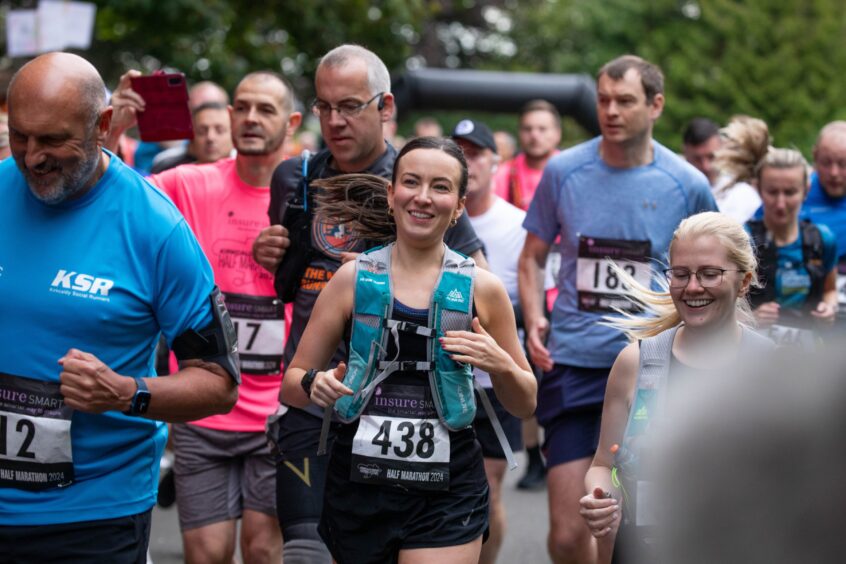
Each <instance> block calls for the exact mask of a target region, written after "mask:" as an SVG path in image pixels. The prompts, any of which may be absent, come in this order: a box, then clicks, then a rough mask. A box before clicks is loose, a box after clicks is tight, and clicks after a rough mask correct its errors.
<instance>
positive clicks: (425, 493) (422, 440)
mask: <svg viewBox="0 0 846 564" xmlns="http://www.w3.org/2000/svg"><path fill="white" fill-rule="evenodd" d="M466 186H467V165H466V162H465V160H464V156H463V154H462V152H461V149H460V148H459V147H458V146H457V145H456V144H455V143H454V142H452V141H450V140H448V139H441V138H418V139H414V140H412V141H410V142H409V143H408V144H406V145H405V147H404V148H403V150H402V151H401V152H400V153H399V155H398V156H397V160H396V164H395V167H394V178H393V181H392V183H391V184H388V185H387V186H385V184H384V181H383V180H382V179H381V178H377V177H371V176H366V175H349V176H347V177H336V178H335V179H333V180H332V181H331V183H328V184H324V185H323V186H322V188H323V191H324V194H323V195H322V196H321V199H319V202H320V205H321V208H318V212H317V213H318V214H323V217H324V218H334V220H335V221H340V222H343V223H344V227H345V228H346V229H352V230H353V231H354V232H356V233H357V234H359V236H361V237H362V238H367V239H369V240H375V241H379V242H388V241H391V240H393V239H394V238H395V242H394V243H393V244H391V245H389V246H388V247H386V248H385V249H384V250H381V251H374V252H373V253H368V254H367V255H365V256H362V257H360V258H359V259H357V260H356V261H355V262H350V263H347V264H344V265H343V266H342V267H341V268H340V269H339V270H338V271H337V272H336V274H335V275H334V277H333V278H332V279H331V281H330V282H329V284H328V285H327V286H326V288H325V289H324V290H323V291H322V292H321V293H320V297H319V298H318V300H317V303H316V305H315V308H314V311H313V313H312V315H311V318H310V320H309V324H308V327H307V328H306V330H305V333H304V335H303V338H302V340H301V342H300V344H299V347H298V349H297V352H296V355H295V356H294V358H293V360H292V362H291V365H290V366H289V367H288V369H287V371H286V373H285V378H284V381H283V390H282V394H283V396H284V398H285V403H287V404H289V405H294V406H297V407H304V406H306V405H307V404H308V403H309V402H312V403H314V404H316V405H318V406H320V407H327V406H328V407H330V408H331V407H332V406H333V405H334V404H335V402H336V401H337V400H339V399H340V398H349V397H353V398H354V401H356V400H355V398H364V399H363V400H360V401H359V404H362V402H363V407H362V408H361V411H359V412H357V413H355V414H354V416H353V417H354V418H353V420H352V421H351V422H350V423H349V424H347V425H343V426H342V428H341V430H340V431H339V432H338V434H337V439H336V441H335V444H334V445H333V448H332V454H331V458H330V463H329V470H328V475H327V481H326V489H325V495H324V500H325V501H324V508H323V514H322V517H321V524H320V533H321V536H322V537H323V539H324V541H325V542H326V543H327V545H328V547H329V549H330V551H331V552H332V555H333V557H334V558H335V560H336V561H337V562H339V563H346V562H349V563H361V562H396V561H397V560H398V559H399V557H400V554H402V553H404V552H405V551H413V550H419V549H424V548H425V549H427V550H426V551H423V552H418V553H416V554H415V558H418V559H419V560H416V561H420V562H432V563H440V562H456V563H467V564H470V563H475V562H477V561H478V558H479V552H480V550H481V543H482V537H483V534H484V532H485V530H486V528H487V482H486V481H485V474H484V468H483V465H482V454H481V450H480V448H479V446H478V443H476V441H475V438H474V434H473V430H472V428H471V427H469V424H468V425H466V426H464V427H462V428H455V427H453V426H449V425H448V424H447V423H448V421H447V419H448V418H447V417H446V416H445V415H444V410H445V409H446V407H444V406H445V405H446V400H445V399H444V398H445V397H446V396H442V395H441V392H440V391H439V390H441V389H447V388H449V389H450V390H451V389H452V388H451V386H452V383H453V382H454V380H451V379H449V378H454V377H456V375H457V374H462V373H465V372H464V370H465V369H464V368H463V364H469V365H472V366H477V367H479V368H481V369H482V370H485V371H486V372H488V373H490V374H491V378H492V382H493V386H494V391H495V392H496V394H497V397H498V398H499V399H500V401H501V402H502V404H503V405H504V406H505V408H506V409H507V410H509V411H510V412H511V413H513V414H514V415H516V416H518V417H527V416H529V415H531V414H532V413H533V412H534V409H535V395H536V387H537V386H536V382H535V379H534V377H533V376H532V373H531V372H530V369H529V365H528V362H527V361H526V358H525V356H524V354H523V350H522V347H521V345H520V342H519V339H518V337H517V333H516V329H515V322H514V316H513V310H512V308H511V306H510V301H509V298H508V295H507V293H506V291H505V288H504V286H503V285H502V283H501V282H500V281H499V280H498V279H497V278H496V277H494V276H493V275H492V274H490V273H488V272H486V271H484V270H481V269H478V268H475V269H474V268H473V267H472V263H467V262H466V259H464V258H463V257H460V260H461V262H460V265H461V266H460V268H462V269H465V270H466V269H469V271H470V272H471V273H472V275H471V276H470V280H471V281H472V282H471V283H470V285H469V286H466V287H465V286H462V287H464V288H465V289H464V291H461V290H459V285H454V286H449V284H450V281H451V280H454V278H451V277H453V276H458V277H459V279H460V277H461V276H465V278H463V279H461V280H464V281H465V282H466V279H467V278H466V276H467V275H466V274H464V275H459V272H464V271H465V270H458V271H455V272H453V271H451V270H450V271H447V267H446V266H445V264H446V262H447V257H449V258H450V261H452V260H453V258H454V257H457V255H455V254H454V253H453V252H452V251H450V250H449V249H447V248H446V246H445V245H444V243H443V237H444V232H445V231H446V230H447V228H448V227H449V226H450V225H451V224H452V223H454V222H455V221H456V220H457V218H458V217H459V216H460V215H461V213H462V212H463V209H464V193H465V191H466ZM357 194H358V195H361V194H364V197H363V198H362V199H360V200H359V201H357V202H354V201H350V200H351V199H355V198H357ZM385 204H387V206H385ZM385 207H387V209H388V210H389V214H390V216H386V215H385V213H384V211H382V210H384V209H385ZM376 256H378V257H387V259H386V260H385V262H378V264H377V263H375V262H374V261H375V260H376V259H374V258H372V257H376ZM365 259H366V261H369V262H367V264H369V265H372V266H373V267H374V268H375V267H378V268H382V269H383V270H384V271H386V272H385V273H386V274H387V281H388V283H387V286H388V288H389V289H388V290H387V292H389V295H390V298H391V300H393V303H392V307H388V311H391V314H390V320H388V319H383V318H381V317H379V315H381V314H378V315H377V314H372V313H371V314H369V316H364V314H363V313H362V310H363V309H366V307H365V306H363V305H362V303H360V302H359V303H355V302H356V300H357V299H361V297H360V296H361V295H365V294H359V292H360V291H361V289H362V288H365V287H366V289H367V291H368V292H370V293H368V294H366V295H367V296H372V295H374V294H373V292H377V294H375V295H378V296H384V295H385V292H386V290H385V285H384V282H381V280H383V278H381V276H385V274H380V275H379V276H377V277H376V278H373V276H374V275H372V274H370V273H371V271H370V270H367V269H365V267H364V266H361V265H364V264H365ZM379 260H380V261H381V260H382V259H381V258H380V259H379ZM450 264H455V263H454V262H450ZM380 272H381V271H380ZM365 279H366V280H365ZM373 280H376V281H375V282H374V281H373ZM380 284H381V286H380ZM445 288H452V290H450V291H449V292H445V290H444V289H445ZM436 290H437V291H438V292H439V293H438V296H439V297H433V293H434V292H435V291H436ZM467 290H469V293H470V295H469V296H468V295H466V294H467ZM378 292H381V293H378ZM380 299H381V298H380ZM449 300H455V301H459V302H462V303H465V304H466V303H467V300H469V302H470V303H472V304H474V305H475V311H473V312H472V314H469V313H466V312H469V308H468V309H467V310H465V313H464V314H463V315H464V317H463V318H462V317H460V316H459V318H460V319H466V321H467V323H466V325H463V326H462V328H461V329H459V330H449V329H451V328H454V325H450V323H449V322H448V319H453V321H454V319H455V318H449V317H448V315H447V313H445V312H446V309H444V308H443V304H446V303H447V302H448V301H449ZM368 303H371V302H369V301H368ZM386 303H391V302H390V300H389V301H388V302H386ZM354 305H355V307H354ZM430 308H435V309H432V310H431V311H430ZM447 309H448V308H447ZM377 311H382V310H381V309H378V310H377ZM354 312H355V313H354ZM374 316H375V317H374ZM430 318H431V319H433V320H434V321H430ZM471 318H472V322H471V321H470V320H471ZM367 320H369V321H367ZM350 323H353V326H354V329H353V335H352V344H351V346H350V353H349V354H350V355H353V354H355V355H357V356H356V357H355V358H354V360H355V363H354V362H353V359H349V360H348V363H340V364H339V365H338V366H336V367H334V368H331V369H327V368H328V366H327V365H328V363H329V362H330V359H331V357H332V353H333V352H334V351H335V350H336V348H337V345H338V342H339V341H340V340H341V339H342V338H344V336H345V333H347V327H348V326H349V324H350ZM367 323H369V324H370V325H367ZM398 323H399V324H398ZM462 323H463V322H462ZM360 324H364V325H360ZM360 326H362V327H364V328H365V329H364V330H366V331H375V333H373V334H374V335H376V334H379V335H382V336H384V335H386V333H385V332H384V331H390V336H389V338H387V340H386V342H387V346H383V345H382V343H385V340H383V341H382V343H379V342H376V340H375V338H374V340H373V341H371V342H373V343H375V344H371V345H370V346H369V352H368V350H363V349H362V345H361V343H356V334H355V331H356V330H360V329H356V328H358V327H360ZM368 327H369V328H368ZM378 327H384V328H385V329H383V330H382V331H383V332H381V333H380V332H379V330H378ZM374 328H375V329H374ZM409 328H410V329H409ZM366 334H371V333H366ZM397 346H398V349H397ZM364 348H368V347H364ZM433 351H434V352H433ZM441 351H442V352H441ZM365 357H367V358H365ZM374 359H375V360H374ZM363 362H364V363H365V365H366V366H367V367H368V370H370V367H378V370H379V372H378V377H376V378H375V379H374V381H373V382H372V385H369V386H367V391H366V393H361V392H362V389H361V388H356V389H355V390H353V389H351V388H350V387H348V386H346V385H345V383H344V382H346V383H348V384H350V385H351V386H353V387H355V386H354V385H353V384H352V382H351V380H345V377H346V376H349V374H347V364H350V365H351V366H355V367H359V366H361V365H362V363H363ZM456 363H460V364H456ZM422 366H427V367H430V368H426V369H425V370H424V369H423V368H421V367H422ZM433 366H434V367H435V368H434V369H431V367H433ZM443 367H455V368H449V369H448V370H449V371H450V372H449V373H445V372H444V370H446V369H445V368H443ZM430 370H431V371H430ZM360 373H361V372H360V371H358V368H356V371H355V372H351V374H353V376H354V377H355V378H357V377H358V376H357V375H358V374H360ZM368 374H370V372H368ZM430 374H431V375H432V376H431V377H430ZM448 377H449V378H448ZM367 381H369V380H367ZM458 389H459V391H461V389H462V388H460V386H459V388H458ZM444 393H446V392H444ZM463 397H464V396H462V395H461V393H459V399H461V398H463ZM470 397H471V398H472V388H471V389H470ZM462 401H463V400H462ZM470 401H472V399H471V400H470ZM348 403H349V402H347V404H348ZM459 403H460V402H459ZM462 405H463V404H462ZM338 413H339V414H340V413H347V412H346V411H343V412H342V411H338ZM356 415H357V417H356ZM471 419H472V416H471Z"/></svg>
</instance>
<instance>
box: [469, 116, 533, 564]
mask: <svg viewBox="0 0 846 564" xmlns="http://www.w3.org/2000/svg"><path fill="white" fill-rule="evenodd" d="M452 138H453V139H454V140H455V142H456V143H458V145H459V146H460V147H461V149H462V150H463V151H464V157H465V158H466V160H467V173H468V178H467V196H466V198H467V199H466V201H465V208H464V209H465V212H466V213H467V216H468V218H469V219H470V223H471V224H472V225H473V229H474V230H475V231H476V235H477V236H478V237H479V238H480V239H481V240H482V242H483V243H484V244H485V248H486V249H487V251H488V253H487V259H488V264H489V265H490V270H491V272H493V273H494V274H496V275H497V276H498V277H499V278H500V280H502V282H503V284H505V289H506V290H507V291H508V297H509V298H511V303H512V305H513V306H514V307H515V317H517V319H518V320H519V318H520V316H519V313H518V310H519V308H517V304H518V302H519V293H518V290H517V261H518V258H519V257H520V251H521V250H522V248H523V242H524V241H525V239H526V231H525V230H524V229H523V219H524V218H525V216H526V212H524V211H523V210H521V209H519V208H517V207H515V206H513V205H511V204H509V203H508V202H506V201H505V200H503V199H502V198H500V197H499V196H497V195H496V194H495V193H494V183H493V179H494V173H495V172H496V168H497V165H498V164H499V155H498V154H497V148H496V142H495V141H494V136H493V133H491V130H490V128H488V126H487V125H485V124H484V123H482V122H479V121H475V120H471V119H464V120H461V121H460V122H458V124H457V125H456V126H455V129H454V130H453V132H452ZM518 325H520V322H519V321H518ZM474 375H475V377H476V379H477V380H478V381H479V383H480V384H481V385H482V387H483V388H484V389H485V393H486V395H487V396H488V399H489V400H490V401H491V404H492V405H493V406H494V412H495V413H496V416H497V418H498V419H499V422H500V424H501V425H502V429H503V431H504V432H505V436H506V438H507V439H508V443H509V444H510V447H511V448H512V449H517V450H520V449H521V448H522V436H521V423H520V419H518V418H517V417H514V416H513V415H511V414H510V413H508V412H507V411H506V410H505V408H504V407H503V406H502V404H501V403H500V402H499V401H497V399H496V395H495V394H494V393H493V384H492V382H491V377H490V375H489V374H487V373H485V372H483V371H481V370H478V369H476V370H474ZM476 401H477V403H478V402H479V399H478V398H477V400H476ZM473 427H474V428H475V430H476V438H477V440H478V441H479V444H480V445H481V446H482V454H483V455H484V458H485V474H486V475H487V478H488V486H489V489H490V522H489V526H490V537H489V538H488V540H487V542H486V543H485V544H484V545H483V546H482V554H481V557H480V558H479V562H481V563H490V562H495V561H496V556H497V553H498V552H499V548H500V546H501V545H502V540H503V538H504V535H505V507H504V506H503V503H502V495H501V490H502V480H503V477H504V476H505V468H506V464H507V463H506V456H505V451H504V450H503V445H501V444H500V442H499V440H498V438H497V436H496V433H495V431H494V430H493V426H492V425H491V421H490V419H489V418H488V415H487V414H486V413H485V411H484V410H481V409H480V410H477V411H476V420H475V421H474V422H473Z"/></svg>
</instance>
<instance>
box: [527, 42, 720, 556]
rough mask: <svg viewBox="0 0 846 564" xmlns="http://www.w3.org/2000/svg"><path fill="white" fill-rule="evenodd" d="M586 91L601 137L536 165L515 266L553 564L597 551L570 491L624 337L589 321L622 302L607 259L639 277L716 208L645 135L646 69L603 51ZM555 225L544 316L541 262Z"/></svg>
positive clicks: (647, 279) (651, 92)
mask: <svg viewBox="0 0 846 564" xmlns="http://www.w3.org/2000/svg"><path fill="white" fill-rule="evenodd" d="M597 95H598V100H597V113H598V117H599V126H600V130H601V132H602V135H601V136H600V137H597V138H595V139H592V140H590V141H587V142H585V143H582V144H581V145H577V146H575V147H572V148H570V149H568V150H566V151H564V152H562V153H559V154H558V155H557V156H555V157H553V158H552V159H551V160H550V161H549V163H548V164H547V166H546V168H545V169H544V173H543V177H542V178H541V181H540V184H539V185H538V188H537V191H536V192H535V196H534V199H533V200H532V203H531V206H530V207H529V210H528V213H527V215H526V219H525V221H524V222H523V227H525V228H526V230H527V231H528V235H527V237H526V243H525V245H524V247H523V252H522V254H521V256H520V267H519V286H520V302H521V305H522V307H523V314H524V316H525V327H526V332H527V348H528V350H529V354H530V355H531V358H532V361H533V362H534V364H535V366H539V367H541V368H542V369H543V370H544V371H545V373H544V375H543V378H542V380H541V383H540V387H539V389H538V409H537V417H538V422H539V423H540V424H541V425H542V426H543V428H544V429H545V432H546V437H545V442H544V453H545V454H546V459H547V466H548V468H549V473H548V475H547V476H548V487H549V500H550V502H549V507H550V533H549V542H548V546H549V550H550V555H551V556H552V559H553V561H554V562H556V563H559V562H594V561H596V558H597V554H596V553H597V547H596V543H594V542H593V541H592V539H591V536H590V532H589V530H588V528H587V526H586V525H585V523H584V520H582V519H580V518H579V513H578V512H579V498H581V497H582V496H583V495H585V486H584V476H585V472H586V471H587V469H588V467H589V466H590V462H591V458H592V457H593V455H594V453H595V451H596V447H597V443H598V440H599V423H600V419H601V416H602V401H603V399H604V396H605V384H606V381H607V379H608V372H609V370H610V369H611V365H612V364H613V363H614V359H615V358H616V356H617V353H619V352H620V350H622V348H623V347H624V346H625V344H626V340H625V337H624V336H623V334H622V333H620V332H619V331H617V330H614V329H611V328H609V327H606V326H604V325H601V324H600V321H601V320H602V317H603V316H605V315H609V314H613V313H615V309H614V308H622V309H624V310H632V304H630V303H629V302H628V300H627V299H626V298H625V296H623V288H622V284H621V283H620V280H619V278H618V277H617V276H616V273H615V271H614V269H613V268H612V264H611V263H612V262H615V263H617V264H618V265H620V266H621V267H622V268H624V269H625V270H626V271H627V272H629V273H630V274H631V275H632V276H633V277H634V278H635V279H636V280H637V281H639V282H640V283H642V284H645V285H647V286H649V285H650V284H651V281H652V276H653V267H655V266H656V265H657V262H656V261H665V260H666V256H665V255H666V252H667V249H668V247H669V243H670V240H671V238H672V235H673V232H674V231H675V229H676V227H677V226H678V224H679V223H680V222H681V220H682V219H684V218H686V217H688V216H690V215H693V214H695V213H698V212H703V211H716V209H717V206H716V204H715V203H714V199H713V197H712V196H711V191H710V189H709V186H708V181H707V179H706V178H705V176H704V175H703V174H702V173H701V172H699V171H697V170H696V169H695V168H693V167H692V166H691V165H689V164H688V163H686V162H685V161H684V160H682V159H681V158H680V157H678V156H677V155H675V154H674V153H673V152H672V151H670V150H668V149H667V148H665V147H664V146H662V145H661V144H659V143H658V142H656V141H654V140H653V139H652V127H653V124H654V123H655V121H656V120H657V119H658V117H659V116H660V115H661V112H662V110H663V109H664V77H663V76H662V73H661V71H660V69H658V67H656V66H655V65H653V64H651V63H649V62H647V61H645V60H643V59H641V58H640V57H635V56H632V55H625V56H622V57H619V58H617V59H614V60H613V61H611V62H609V63H608V64H606V65H605V66H603V67H602V69H600V71H599V74H598V78H597ZM559 235H560V236H561V268H560V270H559V274H558V280H557V281H556V284H557V287H558V291H559V294H558V298H557V299H556V301H555V305H554V307H553V311H552V321H551V325H550V323H549V322H548V321H547V320H546V319H545V317H544V315H543V308H542V303H543V301H542V300H543V294H542V289H543V277H542V275H541V272H542V269H543V268H544V265H545V263H546V257H547V254H548V253H549V249H550V246H551V245H552V243H553V241H555V238H556V237H558V236H559ZM547 334H548V337H549V340H548V341H547V342H546V343H544V340H545V338H546V337H547ZM609 491H610V486H609Z"/></svg>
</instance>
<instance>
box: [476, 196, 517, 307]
mask: <svg viewBox="0 0 846 564" xmlns="http://www.w3.org/2000/svg"><path fill="white" fill-rule="evenodd" d="M525 217H526V212H524V211H523V210H521V209H520V208H518V207H516V206H513V205H511V204H509V203H508V202H506V201H505V200H503V199H502V198H500V197H499V196H494V203H493V205H492V206H491V207H490V209H489V210H488V211H486V212H485V213H483V214H481V215H477V216H476V217H472V216H470V215H469V214H468V218H469V219H470V223H471V224H472V225H473V229H474V230H475V231H476V236H477V237H479V239H481V240H482V242H483V243H484V244H485V250H486V251H487V256H486V258H487V259H488V264H489V265H490V269H491V272H493V273H494V274H496V275H497V277H498V278H499V279H500V280H502V283H503V284H505V289H506V291H507V292H508V297H509V298H511V303H513V304H516V303H518V302H519V301H520V295H519V293H518V291H517V261H518V260H519V259H520V252H521V251H522V250H523V243H525V241H526V230H525V229H523V219H524V218H525Z"/></svg>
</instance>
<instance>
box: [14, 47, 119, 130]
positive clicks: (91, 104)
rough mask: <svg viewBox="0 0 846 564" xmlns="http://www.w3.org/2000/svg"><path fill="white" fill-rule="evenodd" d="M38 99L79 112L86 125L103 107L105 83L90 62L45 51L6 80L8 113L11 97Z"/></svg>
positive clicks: (91, 123)
mask: <svg viewBox="0 0 846 564" xmlns="http://www.w3.org/2000/svg"><path fill="white" fill-rule="evenodd" d="M16 98H17V99H18V100H22V99H26V100H33V99H38V100H40V101H42V102H44V103H47V104H59V105H60V106H61V107H63V108H65V109H66V110H67V111H73V112H79V113H80V114H81V115H82V116H83V117H84V118H85V120H86V123H87V124H88V125H89V127H92V126H93V125H94V123H96V122H97V120H98V118H99V116H100V113H101V112H102V111H103V109H104V108H105V107H106V85H105V84H103V79H102V78H101V77H100V73H98V72H97V69H96V68H94V66H93V65H92V64H91V63H89V62H88V61H86V60H85V59H83V58H82V57H79V56H77V55H73V54H71V53H47V54H45V55H41V56H39V57H36V58H35V59H33V60H31V61H29V62H28V63H27V64H25V65H24V66H23V67H21V68H20V70H18V72H16V73H15V75H14V76H13V77H12V80H11V82H10V83H9V90H8V93H7V99H8V104H9V114H10V115H13V114H14V111H15V110H14V105H15V99H16Z"/></svg>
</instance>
